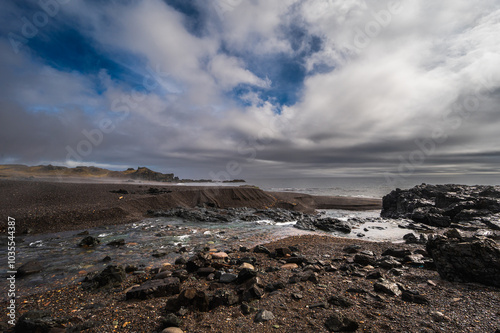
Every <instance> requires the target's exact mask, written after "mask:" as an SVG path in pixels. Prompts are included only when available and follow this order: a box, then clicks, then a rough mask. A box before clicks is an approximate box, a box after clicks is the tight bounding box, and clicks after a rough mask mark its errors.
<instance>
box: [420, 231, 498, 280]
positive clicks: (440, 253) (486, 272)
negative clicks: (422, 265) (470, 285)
mask: <svg viewBox="0 0 500 333" xmlns="http://www.w3.org/2000/svg"><path fill="white" fill-rule="evenodd" d="M426 249H427V252H428V253H429V254H430V255H431V256H432V257H433V259H434V263H435V265H436V268H437V270H438V272H439V275H440V276H441V277H442V278H443V279H446V280H449V281H459V282H478V283H482V284H485V285H490V286H495V287H499V288H500V247H499V246H498V244H496V243H495V242H494V241H493V240H491V239H487V238H476V237H474V238H468V239H463V238H461V237H460V238H448V237H445V236H435V237H431V238H429V240H428V242H427V245H426Z"/></svg>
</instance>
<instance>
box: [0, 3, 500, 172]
mask: <svg viewBox="0 0 500 333" xmlns="http://www.w3.org/2000/svg"><path fill="white" fill-rule="evenodd" d="M51 3H52V4H53V7H50V8H45V9H44V8H43V7H41V6H40V5H39V4H38V3H37V2H29V1H19V2H3V3H2V4H0V9H1V10H0V16H1V18H2V22H3V24H2V27H0V32H1V34H2V37H1V39H0V105H1V109H0V112H1V113H0V120H1V123H0V130H1V133H0V139H1V142H2V145H1V148H0V156H1V162H3V163H28V164H37V163H41V162H51V163H53V164H54V163H59V164H67V165H77V164H98V165H105V166H111V167H112V166H114V167H116V168H122V167H125V166H134V167H135V166H138V165H147V166H150V167H152V168H157V169H159V170H162V171H166V172H168V171H173V172H175V173H178V174H179V175H180V176H182V177H200V178H207V177H209V176H210V175H217V174H218V173H220V172H223V171H224V170H227V168H228V165H229V166H231V165H232V164H231V163H233V164H234V163H237V165H238V167H239V168H238V170H239V174H238V175H237V176H238V177H245V176H254V177H256V176H257V177H258V176H266V175H279V176H286V175H296V174H300V175H307V176H322V175H323V176H324V175H353V174H356V173H357V174H370V175H384V173H386V172H388V171H390V172H396V174H397V175H399V174H398V173H397V172H399V171H398V170H402V166H405V165H406V164H408V165H409V166H410V167H411V168H412V172H413V173H446V172H450V173H460V172H462V173H468V172H487V173H492V172H498V168H497V167H496V166H497V165H498V162H499V154H498V147H497V143H498V142H499V140H500V132H499V131H498V128H499V125H500V124H499V122H500V116H499V115H500V109H499V107H498V105H499V102H500V97H499V96H500V94H499V91H500V46H499V44H498V40H499V37H500V35H499V34H500V23H499V22H500V20H499V18H500V6H499V5H498V3H497V2H496V1H493V0H487V1H484V2H482V3H481V4H480V5H478V4H475V3H471V2H469V1H465V0H464V1H451V0H450V1H442V2H431V1H411V0H406V1H401V2H400V6H396V7H394V6H392V5H390V3H389V2H386V1H375V2H370V3H366V2H364V1H351V2H345V1H329V2H326V1H322V0H310V1H295V0H289V1H264V0H256V1H238V0H236V1H234V0H232V1H227V0H218V1H213V2H205V1H190V2H185V1H177V0H165V1H159V0H158V1H112V2H105V3H102V2H99V1H70V2H67V3H65V4H59V3H58V2H56V1H53V2H51ZM44 15H45V16H44ZM37 19H38V21H37ZM45 19H46V21H44V20H45ZM33 28H35V29H36V33H34V31H31V34H28V35H26V33H27V32H28V33H29V32H30V29H33ZM23 29H24V30H23ZM370 29H371V30H370ZM12 36H14V37H12ZM103 124H107V125H108V127H106V126H103ZM85 149H87V150H85ZM405 167H406V168H408V166H405Z"/></svg>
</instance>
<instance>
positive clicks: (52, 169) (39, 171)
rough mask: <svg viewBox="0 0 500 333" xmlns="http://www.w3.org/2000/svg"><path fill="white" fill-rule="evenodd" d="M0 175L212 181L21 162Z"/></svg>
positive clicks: (140, 170) (0, 169) (3, 169)
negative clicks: (33, 164) (32, 164)
mask: <svg viewBox="0 0 500 333" xmlns="http://www.w3.org/2000/svg"><path fill="white" fill-rule="evenodd" d="M0 177H4V178H19V177H21V178H61V177H62V178H74V177H76V178H91V179H94V178H97V179H104V178H116V179H122V180H140V181H151V182H165V183H171V182H176V183H212V182H214V181H213V180H211V179H179V177H176V176H175V175H174V174H173V173H161V172H156V171H153V170H151V169H148V168H146V167H138V168H137V170H136V169H134V168H128V169H127V170H124V171H113V170H108V169H104V168H98V167H95V166H77V167H75V168H68V167H65V166H54V165H51V164H49V165H37V166H27V165H23V164H4V165H0ZM244 182H245V180H243V179H234V180H225V181H223V183H244Z"/></svg>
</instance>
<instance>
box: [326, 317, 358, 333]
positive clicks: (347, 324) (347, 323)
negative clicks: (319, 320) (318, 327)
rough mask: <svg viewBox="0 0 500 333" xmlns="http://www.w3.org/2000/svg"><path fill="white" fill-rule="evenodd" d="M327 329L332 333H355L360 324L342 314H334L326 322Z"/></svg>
mask: <svg viewBox="0 0 500 333" xmlns="http://www.w3.org/2000/svg"><path fill="white" fill-rule="evenodd" d="M325 327H326V328H327V329H328V330H329V331H331V332H354V331H356V330H357V329H358V327H359V324H358V323H357V322H356V321H355V320H352V319H350V318H348V317H345V316H344V315H342V314H340V313H334V314H333V315H332V316H330V317H329V318H328V319H327V320H326V322H325Z"/></svg>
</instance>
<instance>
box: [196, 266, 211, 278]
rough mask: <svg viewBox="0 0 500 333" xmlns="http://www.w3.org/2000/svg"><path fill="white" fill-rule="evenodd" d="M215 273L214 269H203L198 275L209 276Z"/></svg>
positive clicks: (198, 271)
mask: <svg viewBox="0 0 500 333" xmlns="http://www.w3.org/2000/svg"><path fill="white" fill-rule="evenodd" d="M213 273H215V268H213V267H201V268H198V270H197V271H196V274H198V275H199V276H208V275H210V274H213Z"/></svg>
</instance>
